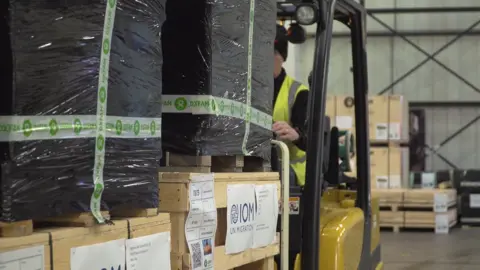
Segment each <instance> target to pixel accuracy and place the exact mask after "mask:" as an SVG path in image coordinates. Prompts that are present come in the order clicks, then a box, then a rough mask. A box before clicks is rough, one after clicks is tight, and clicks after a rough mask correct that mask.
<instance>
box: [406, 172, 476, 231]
mask: <svg viewBox="0 0 480 270" xmlns="http://www.w3.org/2000/svg"><path fill="white" fill-rule="evenodd" d="M410 187H411V188H415V189H432V188H454V189H455V190H456V191H457V204H458V216H459V219H460V223H461V224H462V225H464V226H480V170H478V169H465V170H460V169H459V170H440V171H435V172H412V173H411V179H410Z"/></svg>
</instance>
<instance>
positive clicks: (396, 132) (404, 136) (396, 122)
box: [388, 95, 410, 142]
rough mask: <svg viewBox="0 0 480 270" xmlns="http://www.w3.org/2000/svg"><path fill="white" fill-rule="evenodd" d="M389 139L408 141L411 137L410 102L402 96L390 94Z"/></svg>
mask: <svg viewBox="0 0 480 270" xmlns="http://www.w3.org/2000/svg"><path fill="white" fill-rule="evenodd" d="M388 98H389V102H388V114H389V115H388V118H389V132H388V134H389V140H391V141H402V142H406V141H408V139H409V123H410V119H409V113H408V102H407V100H406V99H405V98H404V97H402V96H397V95H393V96H389V97H388Z"/></svg>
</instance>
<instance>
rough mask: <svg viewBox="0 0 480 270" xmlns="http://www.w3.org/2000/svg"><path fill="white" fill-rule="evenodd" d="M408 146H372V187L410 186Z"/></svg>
mask: <svg viewBox="0 0 480 270" xmlns="http://www.w3.org/2000/svg"><path fill="white" fill-rule="evenodd" d="M408 158H409V156H408V148H400V147H371V148H370V179H371V183H372V188H378V189H382V188H401V187H406V186H408V178H409V174H408V169H409V168H408Z"/></svg>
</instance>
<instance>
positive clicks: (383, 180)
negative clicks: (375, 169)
mask: <svg viewBox="0 0 480 270" xmlns="http://www.w3.org/2000/svg"><path fill="white" fill-rule="evenodd" d="M376 184H377V188H382V189H383V188H385V189H387V188H388V176H377V179H376Z"/></svg>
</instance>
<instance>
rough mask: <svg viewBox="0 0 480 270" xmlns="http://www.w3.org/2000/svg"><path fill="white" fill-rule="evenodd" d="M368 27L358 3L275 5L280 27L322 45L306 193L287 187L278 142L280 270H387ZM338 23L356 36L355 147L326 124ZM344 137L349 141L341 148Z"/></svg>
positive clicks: (313, 91) (328, 0)
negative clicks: (374, 178)
mask: <svg viewBox="0 0 480 270" xmlns="http://www.w3.org/2000/svg"><path fill="white" fill-rule="evenodd" d="M365 19H366V11H365V8H364V7H363V6H362V5H361V4H359V3H357V2H356V1H354V0H309V1H308V0H303V1H302V0H287V1H282V2H280V1H279V2H277V21H281V22H283V21H287V20H290V21H292V22H295V23H294V25H295V26H296V27H298V26H299V25H300V26H301V25H303V26H306V25H316V35H315V39H316V44H315V56H314V59H313V60H314V64H313V70H312V73H311V85H310V91H309V105H308V124H307V125H308V132H307V136H308V144H307V151H306V153H307V168H306V182H305V186H304V187H300V186H296V185H295V184H293V183H289V180H288V172H287V168H288V163H287V162H288V156H289V154H288V148H286V145H285V144H283V143H281V142H276V141H274V142H273V143H274V144H276V145H277V146H280V148H281V149H282V162H283V166H282V168H283V172H282V174H281V175H282V179H284V182H283V187H284V188H283V191H282V192H283V197H284V198H283V199H284V203H283V205H284V211H283V214H282V217H281V231H282V236H283V235H284V232H287V234H288V236H286V237H282V238H281V257H280V258H277V260H276V264H275V268H276V269H281V270H287V269H288V270H357V269H358V270H382V269H383V262H382V261H381V255H380V229H379V225H378V221H379V216H378V214H379V204H378V198H373V199H372V197H371V187H370V145H369V140H368V138H369V136H368V107H367V106H368V74H367V56H366V47H365V46H366V45H365V43H366V41H365V40H366V27H365ZM334 20H337V21H339V22H341V23H343V24H344V25H346V26H347V27H348V28H349V29H350V31H351V44H352V57H353V68H352V73H353V81H354V89H353V90H354V99H353V105H354V106H355V125H356V131H355V140H354V141H355V143H353V141H352V138H353V135H352V136H350V135H348V138H347V139H345V136H346V133H342V132H343V131H339V130H338V128H337V127H331V126H330V119H329V118H328V117H326V116H325V107H326V100H327V76H328V66H329V56H330V46H331V39H332V27H333V21H334ZM290 30H291V29H289V31H290ZM299 35H300V38H299V36H298V35H295V34H294V36H297V41H298V40H300V41H301V39H302V37H301V35H305V33H304V32H303V33H300V34H299ZM340 137H344V138H343V139H342V143H341V144H339V143H340V141H339V138H340ZM347 143H348V145H349V146H347V145H346V144H347ZM353 144H354V145H355V146H354V147H353ZM353 153H355V155H356V179H355V181H354V182H352V181H346V180H345V179H346V178H348V177H345V171H342V168H343V170H345V167H346V168H348V167H350V166H348V163H347V164H346V166H342V165H341V163H344V165H345V162H349V161H350V157H352V156H353ZM286 160H287V161H286ZM349 179H351V178H349ZM325 182H326V183H325ZM327 184H328V185H327ZM327 186H328V187H327ZM326 187H327V188H326ZM285 197H286V198H285ZM285 208H288V209H285Z"/></svg>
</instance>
